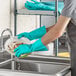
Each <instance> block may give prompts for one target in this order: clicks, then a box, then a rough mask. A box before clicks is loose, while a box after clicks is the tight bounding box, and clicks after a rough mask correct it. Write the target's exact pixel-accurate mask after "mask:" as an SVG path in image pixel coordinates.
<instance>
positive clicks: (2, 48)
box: [1, 28, 13, 51]
mask: <svg viewBox="0 0 76 76" xmlns="http://www.w3.org/2000/svg"><path fill="white" fill-rule="evenodd" d="M6 31H8V32H9V33H10V36H12V35H13V34H12V31H11V30H10V29H9V28H7V29H5V30H3V31H2V33H1V50H2V51H3V50H5V49H4V47H3V34H4V32H6Z"/></svg>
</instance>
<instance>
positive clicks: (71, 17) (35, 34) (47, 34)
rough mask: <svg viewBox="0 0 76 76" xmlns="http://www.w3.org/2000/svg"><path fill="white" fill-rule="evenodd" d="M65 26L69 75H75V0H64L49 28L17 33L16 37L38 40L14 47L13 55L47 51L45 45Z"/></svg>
mask: <svg viewBox="0 0 76 76" xmlns="http://www.w3.org/2000/svg"><path fill="white" fill-rule="evenodd" d="M66 28H67V33H68V41H69V44H70V47H71V68H72V69H71V70H72V73H71V74H72V75H71V76H76V67H75V65H76V58H75V57H76V0H64V8H63V10H62V13H61V15H60V16H59V18H58V21H57V23H56V24H55V25H53V26H50V27H49V28H45V26H43V27H41V28H38V29H36V30H34V31H32V32H29V33H28V32H24V33H20V34H18V35H17V36H18V38H22V37H26V38H28V39H29V40H34V39H38V40H37V41H36V42H34V43H33V44H30V45H27V44H22V45H20V46H19V47H17V48H16V49H14V52H15V56H17V57H20V55H22V54H25V53H31V52H34V51H48V49H47V47H46V45H47V44H49V43H50V42H52V41H54V40H56V39H57V38H59V37H60V36H62V34H63V33H64V31H65V29H66Z"/></svg>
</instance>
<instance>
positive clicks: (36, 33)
mask: <svg viewBox="0 0 76 76" xmlns="http://www.w3.org/2000/svg"><path fill="white" fill-rule="evenodd" d="M45 34H46V28H45V26H42V27H41V28H38V29H36V30H34V31H31V32H29V33H28V32H23V33H20V34H18V35H17V36H18V39H20V38H22V37H25V38H28V39H29V40H34V39H38V38H41V37H42V36H43V35H45Z"/></svg>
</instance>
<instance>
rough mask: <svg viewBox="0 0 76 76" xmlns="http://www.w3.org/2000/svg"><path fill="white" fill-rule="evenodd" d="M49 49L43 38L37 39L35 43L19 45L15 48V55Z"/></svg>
mask: <svg viewBox="0 0 76 76" xmlns="http://www.w3.org/2000/svg"><path fill="white" fill-rule="evenodd" d="M47 50H48V49H47V48H46V46H45V45H44V44H43V43H42V41H41V39H39V40H37V41H36V42H35V43H33V44H30V45H27V44H21V45H19V47H17V48H15V49H14V52H15V56H17V57H20V56H21V55H22V54H28V53H31V52H35V51H47Z"/></svg>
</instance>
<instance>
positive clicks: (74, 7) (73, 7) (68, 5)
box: [61, 0, 76, 19]
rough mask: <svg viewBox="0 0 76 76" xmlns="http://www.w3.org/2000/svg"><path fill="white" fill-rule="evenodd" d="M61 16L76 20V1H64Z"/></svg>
mask: <svg viewBox="0 0 76 76" xmlns="http://www.w3.org/2000/svg"><path fill="white" fill-rule="evenodd" d="M61 15H62V16H66V17H70V18H73V19H76V0H65V1H64V8H63V10H62V13H61Z"/></svg>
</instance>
